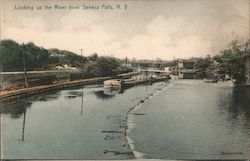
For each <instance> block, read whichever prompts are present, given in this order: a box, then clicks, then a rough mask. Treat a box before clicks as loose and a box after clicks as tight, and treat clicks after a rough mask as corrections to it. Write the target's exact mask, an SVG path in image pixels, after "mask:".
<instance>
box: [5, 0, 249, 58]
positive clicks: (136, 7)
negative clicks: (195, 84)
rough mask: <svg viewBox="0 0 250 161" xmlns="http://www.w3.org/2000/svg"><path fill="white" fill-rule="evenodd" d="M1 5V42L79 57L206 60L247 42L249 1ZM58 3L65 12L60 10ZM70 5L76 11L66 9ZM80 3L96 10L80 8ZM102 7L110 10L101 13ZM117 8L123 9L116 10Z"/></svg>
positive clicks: (65, 0)
mask: <svg viewBox="0 0 250 161" xmlns="http://www.w3.org/2000/svg"><path fill="white" fill-rule="evenodd" d="M1 3H2V4H1V39H12V40H15V41H17V42H18V43H23V42H24V43H27V42H34V43H35V44H36V45H38V46H41V47H44V48H58V49H62V50H69V51H73V52H75V53H77V54H80V53H81V52H80V49H83V50H82V51H83V55H90V54H92V53H98V55H109V56H115V57H119V58H125V57H128V58H136V59H157V58H161V59H164V60H172V59H174V58H190V57H205V56H206V55H208V54H209V55H215V54H218V53H219V52H220V51H221V50H222V49H225V48H227V47H228V44H229V43H230V42H231V41H232V40H235V39H237V40H240V41H245V40H246V39H248V38H249V35H250V34H249V32H250V31H249V30H250V28H249V25H250V21H249V17H250V9H249V6H250V1H249V0H165V1H164V0H154V1H153V0H133V1H132V0H104V1H101V0H93V1H90V0H71V1H70V0H54V1H52V0H43V1H42V0H2V2H1ZM56 5H57V6H61V7H63V6H65V7H66V9H58V8H56V7H55V6H56ZM69 5H71V6H79V7H80V8H79V9H74V10H72V9H71V10H70V9H69V8H68V7H69ZM83 5H84V6H92V7H93V8H96V7H99V9H93V8H92V9H86V8H85V9H83ZM103 5H105V6H106V7H107V8H108V6H113V8H114V9H107V8H106V9H104V8H102V6H103ZM117 5H120V7H121V8H120V9H117ZM24 6H25V7H26V8H25V9H24ZM45 6H51V7H52V8H51V9H45V8H44V7H45ZM125 6H126V9H125ZM28 7H30V8H28ZM31 7H33V10H31ZM36 7H42V8H41V9H40V10H39V8H38V9H36ZM27 8H28V9H27Z"/></svg>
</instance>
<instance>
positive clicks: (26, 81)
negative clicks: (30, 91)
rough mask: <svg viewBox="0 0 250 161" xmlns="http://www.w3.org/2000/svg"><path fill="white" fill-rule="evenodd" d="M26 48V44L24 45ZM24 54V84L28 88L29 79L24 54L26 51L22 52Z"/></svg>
mask: <svg viewBox="0 0 250 161" xmlns="http://www.w3.org/2000/svg"><path fill="white" fill-rule="evenodd" d="M23 46H24V44H23ZM22 52H23V71H24V83H25V88H28V79H27V71H26V62H25V54H24V52H25V51H24V50H22Z"/></svg>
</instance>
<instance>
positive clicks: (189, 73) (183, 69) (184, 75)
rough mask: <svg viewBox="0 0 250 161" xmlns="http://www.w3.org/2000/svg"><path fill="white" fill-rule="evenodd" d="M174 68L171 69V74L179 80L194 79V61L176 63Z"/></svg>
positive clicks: (195, 71)
mask: <svg viewBox="0 0 250 161" xmlns="http://www.w3.org/2000/svg"><path fill="white" fill-rule="evenodd" d="M175 64H176V66H175V67H172V68H171V69H172V74H174V75H176V76H178V78H179V79H195V78H196V74H197V70H196V69H195V67H194V64H195V60H183V59H179V60H177V61H176V63H175Z"/></svg>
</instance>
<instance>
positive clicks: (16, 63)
mask: <svg viewBox="0 0 250 161" xmlns="http://www.w3.org/2000/svg"><path fill="white" fill-rule="evenodd" d="M0 51H1V52H0V53H1V55H0V63H1V64H2V66H3V71H20V70H23V69H24V63H23V61H24V60H25V63H26V69H27V70H32V69H34V68H37V67H40V66H41V65H45V64H47V62H48V59H49V55H48V52H47V50H46V49H43V48H40V47H37V46H35V45H34V44H33V43H28V44H22V45H19V44H18V43H16V42H15V41H12V40H2V41H1V42H0Z"/></svg>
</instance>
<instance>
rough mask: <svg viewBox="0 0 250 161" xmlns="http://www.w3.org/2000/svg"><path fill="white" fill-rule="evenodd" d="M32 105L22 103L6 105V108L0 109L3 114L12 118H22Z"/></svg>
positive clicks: (27, 102) (25, 102) (26, 102)
mask: <svg viewBox="0 0 250 161" xmlns="http://www.w3.org/2000/svg"><path fill="white" fill-rule="evenodd" d="M31 105H32V103H31V102H29V101H26V100H25V101H20V102H16V103H11V104H6V105H5V106H4V107H2V108H0V109H1V110H0V112H1V114H9V115H10V117H11V118H13V119H17V118H20V117H21V115H22V114H23V113H25V112H26V109H27V108H30V107H31Z"/></svg>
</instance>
